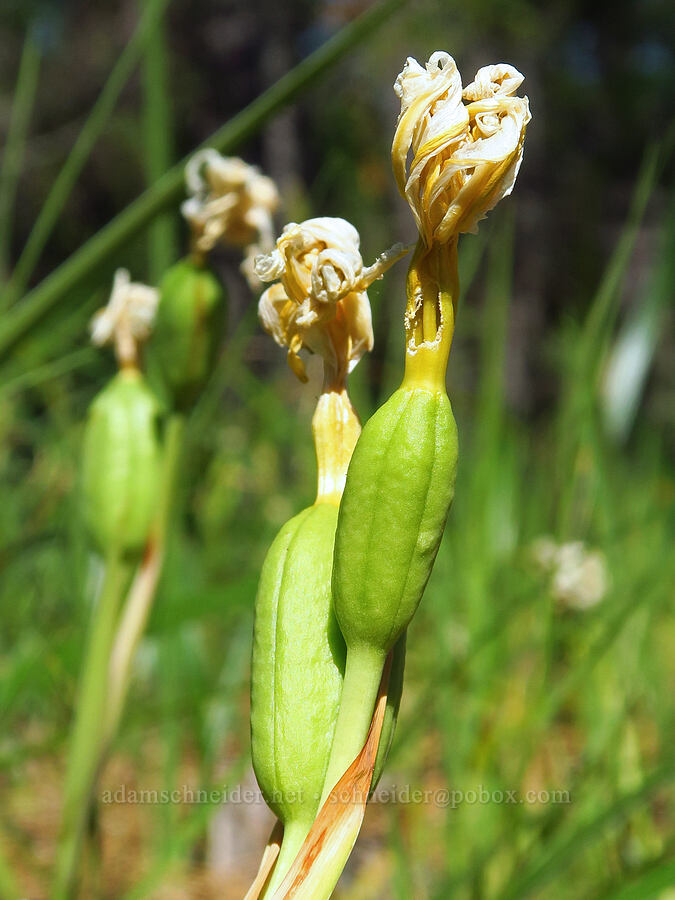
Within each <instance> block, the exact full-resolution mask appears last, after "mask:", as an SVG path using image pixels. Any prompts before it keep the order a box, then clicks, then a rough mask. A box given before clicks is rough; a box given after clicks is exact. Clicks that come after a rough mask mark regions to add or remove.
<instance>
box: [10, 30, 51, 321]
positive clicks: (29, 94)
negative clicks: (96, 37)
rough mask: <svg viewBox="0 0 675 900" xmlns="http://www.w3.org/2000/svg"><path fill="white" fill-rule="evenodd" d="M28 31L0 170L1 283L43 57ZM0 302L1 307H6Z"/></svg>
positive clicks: (30, 32)
mask: <svg viewBox="0 0 675 900" xmlns="http://www.w3.org/2000/svg"><path fill="white" fill-rule="evenodd" d="M32 31H33V30H32V28H29V30H28V34H27V35H26V39H25V41H24V44H23V51H22V53H21V62H20V64H19V74H18V77H17V81H16V89H15V91H14V102H13V103H12V114H11V117H10V120H9V127H8V129H7V140H6V141H5V150H4V153H3V157H2V168H1V169H0V282H4V281H5V279H6V277H7V274H8V272H9V257H10V244H11V240H12V207H13V205H14V199H15V197H16V192H17V188H18V183H19V174H20V172H21V161H22V159H23V156H24V151H25V147H26V136H27V134H28V124H29V122H30V117H31V113H32V111H33V104H34V101H35V92H36V89H37V83H38V76H39V74H40V61H41V58H42V53H41V51H40V47H39V45H38V44H37V42H36V41H35V38H34V35H33V33H32ZM4 296H5V295H4V293H3V300H2V303H1V304H0V305H2V306H4V305H5V299H4Z"/></svg>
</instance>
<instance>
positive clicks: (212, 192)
mask: <svg viewBox="0 0 675 900" xmlns="http://www.w3.org/2000/svg"><path fill="white" fill-rule="evenodd" d="M185 183H186V185H187V189H188V192H189V194H190V196H189V197H188V199H187V200H185V201H184V203H183V204H182V206H181V212H182V213H183V216H184V217H185V219H186V220H187V221H188V223H189V225H190V228H191V229H192V234H193V243H194V246H195V248H196V249H197V250H198V251H199V252H201V253H208V252H209V251H211V250H212V249H213V248H214V247H215V245H216V244H217V243H219V242H221V241H222V242H223V243H226V244H232V245H234V246H236V247H242V248H244V249H245V250H246V258H245V260H244V263H243V264H242V270H243V271H244V274H245V275H246V276H247V278H249V279H250V278H251V277H252V276H253V266H252V263H251V260H252V259H253V256H254V255H255V254H257V253H261V252H267V251H269V250H270V249H271V248H272V247H273V246H274V223H273V221H272V213H273V212H274V210H275V209H276V208H277V206H278V205H279V193H278V191H277V188H276V185H275V184H274V182H273V181H272V179H271V178H268V177H267V176H266V175H263V174H261V172H260V170H259V169H258V168H256V166H250V165H248V163H245V162H244V161H243V160H242V159H237V158H236V157H232V158H228V157H224V156H221V155H220V153H218V152H217V151H216V150H212V149H209V148H207V149H204V150H199V151H197V153H195V154H194V156H193V157H192V158H191V159H190V161H189V162H188V164H187V166H186V167H185ZM259 283H260V282H259V281H257V279H255V285H252V286H257V285H259Z"/></svg>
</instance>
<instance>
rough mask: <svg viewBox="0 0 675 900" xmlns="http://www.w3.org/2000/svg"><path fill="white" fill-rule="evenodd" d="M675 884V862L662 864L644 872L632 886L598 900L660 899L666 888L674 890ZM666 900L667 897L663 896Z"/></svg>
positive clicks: (614, 889) (617, 888) (625, 886)
mask: <svg viewBox="0 0 675 900" xmlns="http://www.w3.org/2000/svg"><path fill="white" fill-rule="evenodd" d="M674 884H675V860H669V861H667V862H662V863H660V864H659V865H657V866H655V867H651V868H650V869H648V870H647V871H646V872H643V873H642V875H640V877H639V878H636V879H634V880H633V881H631V882H630V884H625V885H623V886H621V887H615V888H613V889H612V890H610V891H608V892H607V893H605V894H602V896H601V897H599V898H598V900H652V898H655V897H660V896H661V895H662V891H665V890H666V888H672V886H673V885H674ZM663 897H664V900H665V897H666V895H665V894H664V895H663Z"/></svg>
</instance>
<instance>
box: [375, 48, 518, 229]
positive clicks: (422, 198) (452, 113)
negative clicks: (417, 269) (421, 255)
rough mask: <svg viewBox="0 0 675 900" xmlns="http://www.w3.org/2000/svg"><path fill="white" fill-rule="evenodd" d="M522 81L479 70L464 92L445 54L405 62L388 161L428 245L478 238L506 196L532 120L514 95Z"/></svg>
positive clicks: (502, 67)
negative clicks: (462, 237) (460, 236)
mask: <svg viewBox="0 0 675 900" xmlns="http://www.w3.org/2000/svg"><path fill="white" fill-rule="evenodd" d="M522 82H523V76H522V75H521V74H520V73H519V72H518V71H517V70H516V69H514V68H513V66H510V65H507V64H505V63H500V64H497V65H493V66H485V67H484V68H482V69H479V70H478V72H477V73H476V77H475V79H474V81H473V82H471V84H469V85H467V87H466V88H465V89H464V90H463V91H462V81H461V77H460V74H459V71H458V69H457V66H456V64H455V61H454V60H453V58H452V57H451V56H450V54H448V53H445V52H442V51H437V52H435V53H433V54H432V55H431V56H430V58H429V61H428V62H427V64H426V66H424V67H423V66H421V65H420V64H419V63H418V62H417V61H416V60H414V59H412V58H411V57H409V58H408V60H407V61H406V64H405V66H404V68H403V71H402V72H401V73H400V75H399V76H398V78H397V80H396V84H395V86H394V89H395V91H396V94H397V96H398V97H399V98H400V100H401V112H400V115H399V119H398V124H397V127H396V133H395V135H394V142H393V145H392V162H393V167H394V175H395V177H396V182H397V184H398V187H399V190H400V191H401V193H402V194H403V196H404V197H405V198H406V199H407V201H408V203H409V204H410V208H411V209H412V212H413V215H414V216H415V220H416V222H417V226H418V229H419V232H420V235H421V237H422V239H423V241H424V243H425V244H426V246H427V247H430V246H431V245H432V244H434V243H440V244H443V243H447V242H448V241H450V240H451V239H452V238H453V237H455V236H456V235H458V234H461V233H465V232H475V231H476V230H477V226H478V222H479V221H480V220H481V219H482V218H483V217H484V216H485V214H486V213H487V212H488V211H489V210H490V209H492V208H493V207H494V206H495V205H496V204H497V203H498V202H499V200H501V198H502V197H505V196H507V195H508V194H510V193H511V191H512V189H513V185H514V183H515V180H516V175H517V174H518V169H519V167H520V163H521V160H522V156H523V142H524V139H525V129H526V126H527V123H528V122H529V121H530V118H531V117H530V110H529V102H528V99H527V97H516V96H514V94H515V92H516V91H517V90H518V88H519V87H520V85H521V84H522ZM409 157H410V163H409V165H408V158H409Z"/></svg>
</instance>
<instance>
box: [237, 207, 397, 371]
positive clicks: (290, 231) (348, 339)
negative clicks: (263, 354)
mask: <svg viewBox="0 0 675 900" xmlns="http://www.w3.org/2000/svg"><path fill="white" fill-rule="evenodd" d="M359 244H360V239H359V234H358V232H357V231H356V229H355V228H354V227H353V226H352V225H350V224H349V222H346V221H345V220H344V219H336V218H328V217H324V218H316V219H307V220H306V221H305V222H302V223H300V224H297V223H295V222H291V223H290V224H289V225H286V227H285V228H284V230H283V233H282V234H281V236H280V237H279V238H278V239H277V243H276V248H275V249H274V250H273V251H272V252H271V253H268V254H267V255H264V256H259V257H258V258H257V259H256V262H255V271H256V274H257V275H258V277H259V278H260V279H261V281H268V282H269V281H275V280H276V279H279V283H278V284H273V285H272V286H271V287H269V288H268V289H267V290H266V291H265V292H264V294H263V295H262V297H261V298H260V302H259V306H258V312H259V316H260V321H261V323H262V325H263V328H265V330H266V331H267V332H269V334H271V335H272V336H273V338H274V340H275V341H276V342H277V344H279V345H280V346H284V347H288V361H289V365H290V366H291V368H292V369H293V371H294V372H295V374H296V375H297V376H298V377H299V378H300V379H301V380H305V379H306V373H305V368H304V364H303V363H302V360H301V359H300V356H299V352H300V350H301V349H303V348H305V349H307V350H309V351H310V352H311V353H317V354H320V355H321V356H322V357H323V359H324V361H325V363H326V366H327V369H328V370H329V371H330V373H331V377H332V378H333V379H334V380H335V382H336V384H338V385H339V384H340V383H342V382H343V381H344V378H345V377H346V375H347V374H348V373H349V372H350V371H351V370H352V369H353V368H354V366H355V365H356V364H357V362H358V361H359V359H361V357H362V356H363V354H364V353H365V352H366V351H368V350H370V349H371V348H372V346H373V327H372V319H371V313H370V304H369V302H368V295H367V293H366V290H367V288H368V286H369V285H370V284H372V282H373V281H375V280H376V279H378V278H380V277H381V276H382V275H383V273H384V272H385V271H386V269H388V268H389V266H391V265H392V264H393V263H394V262H395V261H396V260H397V259H399V258H400V257H401V256H402V255H403V254H404V253H406V252H407V250H406V249H405V248H403V247H401V246H400V245H396V247H393V248H392V249H391V250H390V251H387V252H386V253H384V254H382V255H381V256H380V257H379V258H378V259H377V260H376V262H375V263H374V264H373V265H372V266H369V267H364V265H363V260H362V258H361V253H360V250H359Z"/></svg>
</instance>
